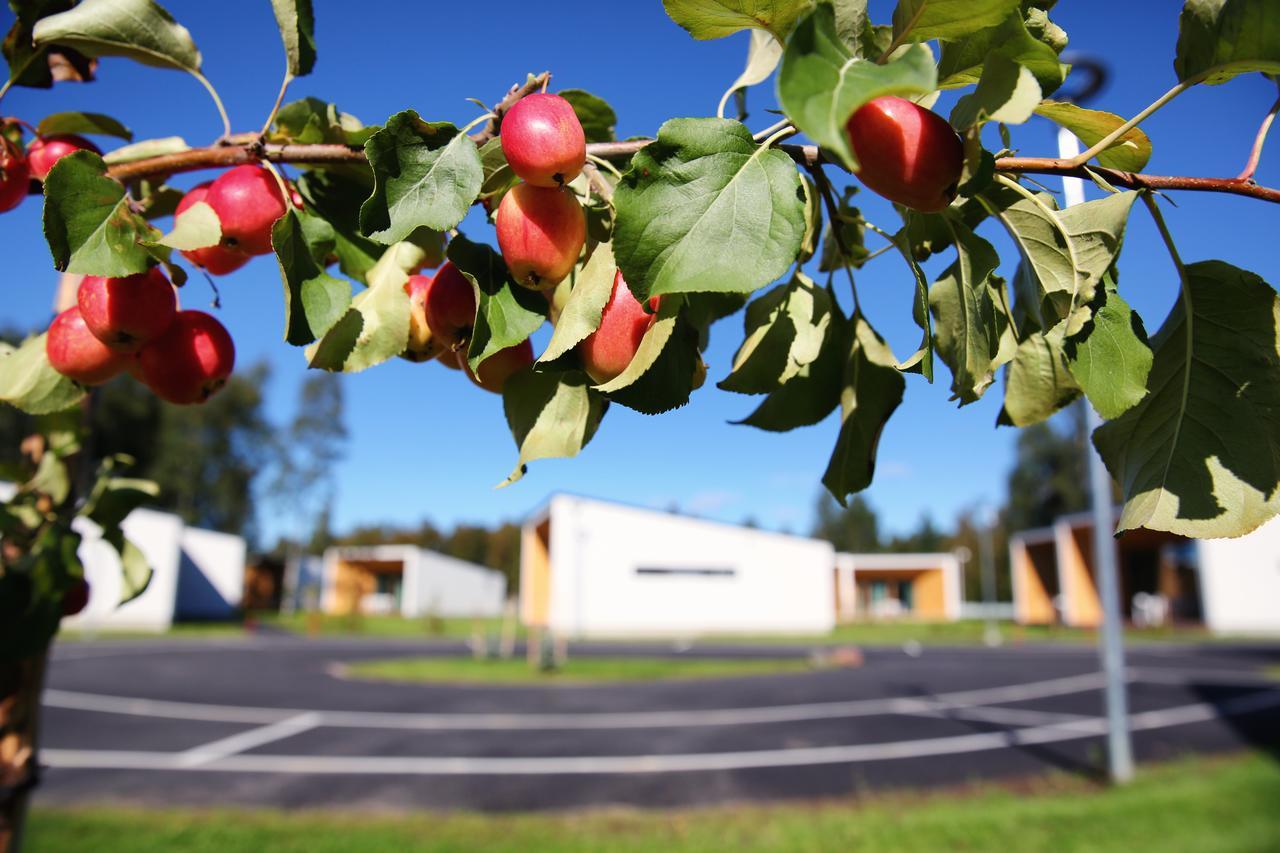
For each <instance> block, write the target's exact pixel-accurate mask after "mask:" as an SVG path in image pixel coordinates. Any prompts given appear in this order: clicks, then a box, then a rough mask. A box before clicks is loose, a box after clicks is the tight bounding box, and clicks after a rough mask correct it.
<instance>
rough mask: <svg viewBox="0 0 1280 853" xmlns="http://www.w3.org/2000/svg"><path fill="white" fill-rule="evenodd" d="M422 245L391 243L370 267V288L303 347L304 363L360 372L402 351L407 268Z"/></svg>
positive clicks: (417, 259) (417, 263) (406, 315)
mask: <svg viewBox="0 0 1280 853" xmlns="http://www.w3.org/2000/svg"><path fill="white" fill-rule="evenodd" d="M423 257H424V252H423V250H422V249H421V248H420V247H418V246H415V245H414V244H412V243H394V244H392V245H391V246H388V247H387V250H386V251H385V252H384V253H383V255H382V257H381V258H379V260H378V263H377V264H375V265H374V267H373V269H371V270H370V271H369V289H368V290H366V291H364V292H363V293H360V294H359V295H357V296H356V297H355V298H354V299H352V300H351V307H349V308H348V309H347V311H346V313H345V314H343V315H342V318H341V319H339V320H338V321H337V322H336V323H334V325H333V327H332V328H331V329H329V331H327V332H325V333H324V335H323V336H322V337H321V338H320V340H319V341H317V342H316V343H314V344H312V345H311V346H310V347H308V348H307V363H308V365H310V366H311V367H314V368H319V369H321V370H334V371H342V372H345V373H358V372H360V371H361V370H365V369H367V368H370V367H373V366H374V365H376V364H381V363H382V362H384V361H387V360H388V359H392V358H395V357H396V356H397V355H399V354H400V353H402V352H404V350H405V346H406V345H407V344H408V341H409V294H408V293H406V292H405V289H404V286H405V284H406V283H407V282H408V281H409V272H410V270H413V269H416V268H418V267H419V266H421V264H422V260H423Z"/></svg>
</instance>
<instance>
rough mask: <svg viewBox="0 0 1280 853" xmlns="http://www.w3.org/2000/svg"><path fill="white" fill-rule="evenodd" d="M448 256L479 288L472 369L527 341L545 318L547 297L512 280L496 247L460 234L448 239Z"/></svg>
mask: <svg viewBox="0 0 1280 853" xmlns="http://www.w3.org/2000/svg"><path fill="white" fill-rule="evenodd" d="M448 255H449V260H451V261H453V263H454V265H455V266H457V268H458V270H459V271H461V273H462V274H463V275H465V276H466V277H467V279H468V280H469V281H470V282H471V285H472V287H474V288H475V291H476V322H475V326H474V327H473V328H472V330H471V345H470V348H469V349H468V350H467V362H468V363H469V364H470V365H471V369H472V370H475V369H476V368H477V367H478V366H479V365H480V362H482V361H484V360H485V359H486V358H488V357H489V356H491V355H493V354H494V353H497V352H501V351H502V350H504V349H507V348H508V347H513V346H515V345H516V344H518V343H520V342H521V341H524V340H527V339H528V337H529V336H530V335H532V334H533V333H534V332H535V331H537V330H538V327H539V326H541V325H542V324H543V323H544V322H545V321H546V319H547V316H546V311H547V300H546V298H545V297H543V295H542V294H541V293H538V292H537V291H534V290H530V289H529V288H527V287H521V286H520V285H518V284H516V283H515V282H514V281H512V280H511V273H510V272H508V270H507V265H506V263H505V262H504V261H503V260H502V255H500V254H498V253H497V252H495V251H494V250H493V248H491V247H490V246H487V245H485V244H484V243H473V242H471V241H470V240H468V239H467V238H466V237H464V236H462V235H461V234H459V235H458V236H457V237H454V238H453V239H452V240H450V241H449V248H448Z"/></svg>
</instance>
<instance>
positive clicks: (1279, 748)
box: [1187, 651, 1280, 762]
mask: <svg viewBox="0 0 1280 853" xmlns="http://www.w3.org/2000/svg"><path fill="white" fill-rule="evenodd" d="M1272 655H1273V657H1274V651H1273V652H1272ZM1278 689H1280V684H1277V685H1276V686H1274V687H1236V686H1226V685H1222V684H1197V683H1194V682H1193V683H1191V684H1188V685H1187V691H1188V692H1189V693H1191V694H1192V695H1194V696H1195V697H1196V698H1197V699H1198V700H1199V701H1201V702H1207V703H1209V704H1210V705H1212V706H1213V707H1215V708H1217V709H1219V713H1218V718H1219V719H1220V720H1221V721H1222V723H1223V724H1224V725H1226V726H1227V727H1228V728H1230V729H1231V732H1232V733H1233V734H1234V735H1235V736H1236V737H1237V738H1238V739H1239V740H1240V742H1241V743H1242V744H1248V745H1249V746H1250V747H1252V748H1254V749H1256V750H1257V751H1259V752H1261V753H1265V754H1266V755H1269V756H1270V757H1271V758H1272V759H1273V760H1274V761H1276V762H1280V724H1278V723H1280V719H1278V718H1277V715H1278V712H1277V710H1276V708H1275V706H1272V707H1270V708H1260V709H1258V710H1256V711H1252V712H1245V713H1227V711H1229V710H1230V709H1231V706H1232V705H1239V704H1241V703H1247V702H1248V700H1249V698H1250V697H1254V696H1258V697H1261V696H1262V694H1267V693H1270V694H1274V693H1275V692H1276V690H1278Z"/></svg>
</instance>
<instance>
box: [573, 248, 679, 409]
mask: <svg viewBox="0 0 1280 853" xmlns="http://www.w3.org/2000/svg"><path fill="white" fill-rule="evenodd" d="M659 301H660V297H657V296H655V297H653V298H652V299H650V300H649V307H650V308H651V309H652V310H653V311H657V310H658V304H659ZM656 319H657V314H650V313H649V312H648V311H645V310H644V306H643V305H641V304H640V300H638V299H636V298H635V296H633V295H632V293H631V288H629V287H627V282H626V281H625V280H624V279H623V278H622V271H621V270H619V271H618V272H617V273H615V274H614V276H613V290H612V292H610V294H609V301H608V302H607V303H605V306H604V312H603V313H602V314H601V315H600V325H599V326H598V327H597V328H596V330H595V331H594V332H592V333H591V334H589V335H587V337H586V338H585V339H583V341H582V342H581V343H580V344H578V355H579V356H581V357H582V366H583V367H584V368H586V371H587V375H588V376H590V377H591V378H592V379H593V380H595V382H596V384H598V385H603V384H604V383H605V382H609V381H610V380H613V379H616V378H618V376H620V375H621V374H622V371H624V370H626V369H627V365H628V364H630V363H631V359H633V358H635V356H636V350H638V349H640V341H642V340H644V333H645V332H647V331H648V330H649V327H650V326H652V325H653V322H654V320H656Z"/></svg>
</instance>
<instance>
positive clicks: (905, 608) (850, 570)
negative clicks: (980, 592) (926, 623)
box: [836, 553, 963, 621]
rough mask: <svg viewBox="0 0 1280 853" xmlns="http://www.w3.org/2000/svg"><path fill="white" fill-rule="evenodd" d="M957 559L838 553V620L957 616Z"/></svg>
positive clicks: (960, 599)
mask: <svg viewBox="0 0 1280 853" xmlns="http://www.w3.org/2000/svg"><path fill="white" fill-rule="evenodd" d="M962 586H963V585H962V583H961V578H960V560H959V559H958V558H957V557H956V555H955V554H944V553H939V554H837V555H836V612H837V615H838V617H839V619H840V620H841V621H850V620H854V619H885V618H901V617H905V618H910V619H926V620H933V621H953V620H956V619H959V618H960V617H961V608H962V606H963V591H962Z"/></svg>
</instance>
